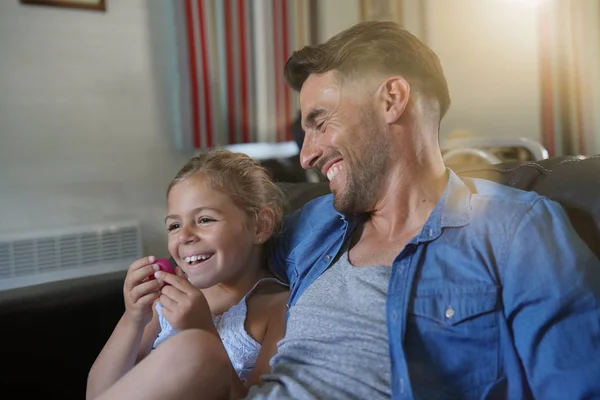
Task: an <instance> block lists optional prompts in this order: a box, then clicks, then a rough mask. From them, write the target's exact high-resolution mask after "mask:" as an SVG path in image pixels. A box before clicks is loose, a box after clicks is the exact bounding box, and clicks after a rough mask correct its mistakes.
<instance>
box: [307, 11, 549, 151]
mask: <svg viewBox="0 0 600 400" xmlns="http://www.w3.org/2000/svg"><path fill="white" fill-rule="evenodd" d="M539 1H540V0H403V5H404V21H403V23H404V26H405V27H406V28H407V29H409V30H410V31H411V32H412V33H413V34H415V35H416V36H418V37H420V38H421V39H423V40H425V41H426V42H427V44H428V45H429V46H431V47H432V48H433V50H434V51H435V52H436V53H437V54H438V56H439V57H440V59H441V61H442V65H443V68H444V72H445V74H446V79H447V80H448V84H449V87H450V95H451V97H452V106H451V108H450V112H449V113H448V115H447V116H446V117H445V119H444V121H443V124H442V133H441V136H442V138H444V137H446V136H447V135H448V134H449V133H451V132H453V131H456V130H459V131H469V132H470V133H472V134H473V135H476V136H501V137H506V136H525V137H528V138H530V139H534V140H539V137H540V129H541V128H540V107H541V103H540V88H539V84H540V76H539V65H538V43H539V38H538V25H537V12H538V10H537V5H538V4H539ZM318 6H319V11H320V13H321V16H320V20H319V25H318V27H319V38H320V40H321V41H324V40H327V39H328V38H329V37H331V36H333V35H334V34H336V33H337V32H339V31H340V30H342V29H345V28H346V27H349V26H351V25H352V24H354V23H356V22H358V20H359V18H360V13H359V1H358V0H349V1H346V0H319V3H318Z"/></svg>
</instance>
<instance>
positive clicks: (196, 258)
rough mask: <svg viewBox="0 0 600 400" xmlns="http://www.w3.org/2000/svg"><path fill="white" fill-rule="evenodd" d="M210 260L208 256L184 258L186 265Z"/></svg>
mask: <svg viewBox="0 0 600 400" xmlns="http://www.w3.org/2000/svg"><path fill="white" fill-rule="evenodd" d="M208 258H210V256H209V255H202V256H191V257H186V258H184V260H185V262H186V263H193V262H196V261H204V260H206V259H208Z"/></svg>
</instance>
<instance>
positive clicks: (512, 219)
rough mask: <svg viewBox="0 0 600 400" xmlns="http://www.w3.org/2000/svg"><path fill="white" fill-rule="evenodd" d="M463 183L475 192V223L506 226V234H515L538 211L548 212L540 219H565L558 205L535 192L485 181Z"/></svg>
mask: <svg viewBox="0 0 600 400" xmlns="http://www.w3.org/2000/svg"><path fill="white" fill-rule="evenodd" d="M462 180H463V182H464V183H465V184H466V185H467V186H468V187H469V189H470V191H471V197H470V201H469V205H470V207H471V215H472V221H473V222H477V221H478V222H480V223H484V224H485V225H488V226H489V225H494V226H497V227H500V226H502V227H503V228H504V229H506V231H505V232H506V233H511V232H514V230H516V229H517V227H518V226H519V224H520V222H521V221H522V219H523V218H524V217H525V215H526V214H528V213H530V211H531V210H532V209H534V208H538V209H539V208H543V209H545V210H546V211H547V212H546V213H542V214H540V215H539V217H540V218H556V217H561V218H562V217H564V214H563V209H562V206H561V205H560V204H559V203H558V202H556V201H554V200H552V199H550V198H548V197H546V196H542V195H540V194H538V193H536V192H534V191H527V190H522V189H517V188H514V187H511V186H508V185H503V184H500V183H497V182H493V181H489V180H485V179H477V178H462ZM540 222H549V221H540ZM504 229H503V230H504Z"/></svg>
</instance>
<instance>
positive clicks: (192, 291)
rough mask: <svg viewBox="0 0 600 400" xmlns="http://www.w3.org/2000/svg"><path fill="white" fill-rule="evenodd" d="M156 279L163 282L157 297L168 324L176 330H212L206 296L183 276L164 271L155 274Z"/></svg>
mask: <svg viewBox="0 0 600 400" xmlns="http://www.w3.org/2000/svg"><path fill="white" fill-rule="evenodd" d="M155 276H156V279H157V280H162V281H163V282H164V283H165V286H163V288H162V290H161V296H160V298H159V301H160V304H162V306H163V315H164V316H165V318H166V319H167V321H169V324H171V326H172V327H173V328H175V329H177V330H180V331H181V330H185V329H205V330H206V329H211V330H214V325H213V322H212V315H211V313H210V308H209V306H208V303H207V302H206V298H205V297H204V295H203V294H202V292H201V291H200V289H198V288H196V287H195V286H194V285H192V284H191V283H190V282H189V281H188V280H187V279H186V278H185V277H184V276H177V275H173V274H168V273H165V272H162V271H161V272H157V273H156V274H155Z"/></svg>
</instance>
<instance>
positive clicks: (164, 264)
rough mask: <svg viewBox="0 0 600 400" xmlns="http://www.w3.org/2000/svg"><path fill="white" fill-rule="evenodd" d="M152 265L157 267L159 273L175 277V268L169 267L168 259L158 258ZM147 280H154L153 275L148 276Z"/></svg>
mask: <svg viewBox="0 0 600 400" xmlns="http://www.w3.org/2000/svg"><path fill="white" fill-rule="evenodd" d="M154 264H156V265H158V267H159V268H160V270H161V271H164V272H167V273H169V274H173V275H176V272H175V268H174V267H173V266H172V265H171V261H170V260H169V259H168V258H159V259H158V260H156V261H155V262H154ZM149 278H150V280H152V279H156V278H154V274H152V275H150V276H149Z"/></svg>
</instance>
